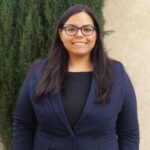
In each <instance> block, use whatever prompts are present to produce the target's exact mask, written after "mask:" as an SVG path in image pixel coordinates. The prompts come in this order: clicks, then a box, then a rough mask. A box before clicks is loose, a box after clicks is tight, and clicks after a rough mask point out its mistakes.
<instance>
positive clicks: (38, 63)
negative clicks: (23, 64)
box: [28, 59, 46, 79]
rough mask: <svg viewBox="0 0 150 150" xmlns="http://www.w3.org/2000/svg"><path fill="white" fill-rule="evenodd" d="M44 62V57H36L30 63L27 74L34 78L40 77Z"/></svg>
mask: <svg viewBox="0 0 150 150" xmlns="http://www.w3.org/2000/svg"><path fill="white" fill-rule="evenodd" d="M45 64H46V59H36V60H35V61H34V62H33V63H32V67H31V69H30V71H29V72H28V76H29V77H30V78H34V79H39V78H41V76H42V74H43V71H44V68H45Z"/></svg>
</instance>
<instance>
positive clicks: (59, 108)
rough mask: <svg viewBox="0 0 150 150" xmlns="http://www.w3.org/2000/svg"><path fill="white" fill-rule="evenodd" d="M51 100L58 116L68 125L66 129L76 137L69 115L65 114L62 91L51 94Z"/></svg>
mask: <svg viewBox="0 0 150 150" xmlns="http://www.w3.org/2000/svg"><path fill="white" fill-rule="evenodd" d="M51 102H52V105H53V107H54V110H55V112H56V114H57V116H58V118H59V119H60V121H61V123H62V124H63V125H64V126H65V127H66V129H67V130H68V131H69V132H70V134H71V135H72V136H73V137H74V138H75V135H74V133H73V130H72V128H71V126H70V124H69V121H68V119H67V116H66V114H65V111H64V107H63V103H62V100H61V96H60V93H58V94H52V95H51Z"/></svg>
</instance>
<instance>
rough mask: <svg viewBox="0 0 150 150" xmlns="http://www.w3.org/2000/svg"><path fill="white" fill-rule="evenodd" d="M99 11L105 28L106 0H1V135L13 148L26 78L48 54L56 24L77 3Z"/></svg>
mask: <svg viewBox="0 0 150 150" xmlns="http://www.w3.org/2000/svg"><path fill="white" fill-rule="evenodd" d="M78 3H82V4H86V5H88V6H90V7H92V8H93V9H94V10H95V13H96V15H97V16H98V19H99V21H100V24H101V27H103V24H104V19H103V14H102V8H103V0H82V2H81V0H1V2H0V138H1V140H2V142H3V143H4V144H5V148H6V149H7V150H9V149H11V138H12V120H13V118H12V116H13V111H14V108H15V105H16V101H17V97H18V92H19V89H20V86H21V84H22V81H23V79H24V77H25V75H26V73H27V72H28V70H29V68H30V67H31V64H32V62H33V61H34V60H35V59H36V58H38V57H43V56H45V55H46V54H47V52H48V50H49V47H50V44H51V41H52V39H53V35H54V30H55V26H56V24H57V21H58V19H59V17H60V16H61V15H62V13H63V12H64V10H66V9H67V8H68V7H70V6H71V5H73V4H78Z"/></svg>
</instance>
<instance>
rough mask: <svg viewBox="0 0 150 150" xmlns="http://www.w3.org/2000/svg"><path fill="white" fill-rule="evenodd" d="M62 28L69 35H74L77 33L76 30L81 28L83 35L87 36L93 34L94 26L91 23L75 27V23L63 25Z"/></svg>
mask: <svg viewBox="0 0 150 150" xmlns="http://www.w3.org/2000/svg"><path fill="white" fill-rule="evenodd" d="M62 30H65V32H66V34H67V35H69V36H74V35H76V34H77V33H78V30H81V32H82V34H83V35H84V36H89V35H92V34H93V32H94V30H95V27H94V26H92V25H84V26H82V27H77V26H75V25H68V26H65V27H63V28H62Z"/></svg>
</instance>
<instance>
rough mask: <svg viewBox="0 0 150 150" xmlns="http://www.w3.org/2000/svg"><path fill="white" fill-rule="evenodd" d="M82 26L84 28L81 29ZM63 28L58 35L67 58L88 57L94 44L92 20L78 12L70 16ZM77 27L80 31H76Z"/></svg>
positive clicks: (94, 33) (83, 13)
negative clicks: (67, 54)
mask: <svg viewBox="0 0 150 150" xmlns="http://www.w3.org/2000/svg"><path fill="white" fill-rule="evenodd" d="M83 26H84V28H82V29H81V27H83ZM64 27H65V28H63V29H62V30H60V31H59V34H60V38H61V40H62V42H63V44H64V47H65V48H66V49H67V51H68V53H69V56H90V53H91V50H92V49H93V47H94V45H95V42H96V31H95V29H94V24H93V20H92V18H91V17H90V16H89V15H88V14H87V13H85V12H80V13H77V14H74V15H72V16H71V17H70V18H69V19H68V20H67V21H66V22H65V24H64ZM66 27H67V28H66ZM68 27H69V28H68ZM77 27H78V28H80V29H78V30H77ZM81 30H82V31H81ZM66 32H67V33H66ZM82 32H83V33H82ZM75 33H76V34H75Z"/></svg>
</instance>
